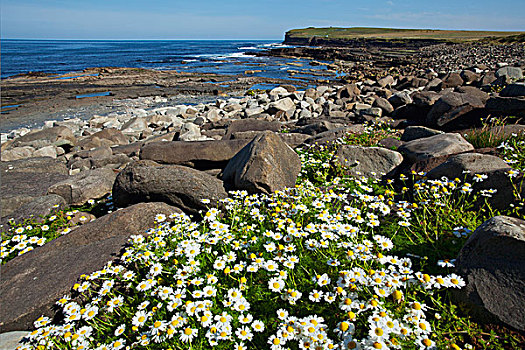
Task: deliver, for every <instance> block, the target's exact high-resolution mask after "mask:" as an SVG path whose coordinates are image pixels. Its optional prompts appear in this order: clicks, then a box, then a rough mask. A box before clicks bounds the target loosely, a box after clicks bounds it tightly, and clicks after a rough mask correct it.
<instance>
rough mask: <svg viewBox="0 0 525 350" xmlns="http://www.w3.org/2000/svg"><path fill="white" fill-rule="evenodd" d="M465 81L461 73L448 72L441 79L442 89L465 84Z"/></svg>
mask: <svg viewBox="0 0 525 350" xmlns="http://www.w3.org/2000/svg"><path fill="white" fill-rule="evenodd" d="M463 83H464V81H463V79H462V78H461V75H460V74H459V73H456V72H452V73H448V74H447V75H445V76H444V77H443V79H441V89H442V90H443V89H447V88H451V87H452V88H453V87H457V86H461V85H463Z"/></svg>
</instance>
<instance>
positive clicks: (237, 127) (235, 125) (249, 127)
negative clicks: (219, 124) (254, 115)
mask: <svg viewBox="0 0 525 350" xmlns="http://www.w3.org/2000/svg"><path fill="white" fill-rule="evenodd" d="M281 128H282V124H281V123H279V122H269V121H266V120H257V119H241V120H234V121H233V122H231V124H230V125H229V126H228V129H227V131H226V134H225V135H224V137H223V138H222V139H223V140H229V139H231V136H232V134H233V133H235V132H241V131H266V130H269V131H274V132H278V131H280V130H281Z"/></svg>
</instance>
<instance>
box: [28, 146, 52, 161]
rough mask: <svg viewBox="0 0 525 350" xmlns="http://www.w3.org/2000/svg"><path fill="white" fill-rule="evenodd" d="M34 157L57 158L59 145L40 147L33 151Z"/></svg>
mask: <svg viewBox="0 0 525 350" xmlns="http://www.w3.org/2000/svg"><path fill="white" fill-rule="evenodd" d="M33 157H50V158H56V157H57V147H56V146H52V145H51V146H46V147H42V148H39V149H37V150H36V151H35V153H33Z"/></svg>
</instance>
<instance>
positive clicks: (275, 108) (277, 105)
mask: <svg viewBox="0 0 525 350" xmlns="http://www.w3.org/2000/svg"><path fill="white" fill-rule="evenodd" d="M279 111H282V112H284V113H286V115H287V116H288V117H291V116H292V115H293V112H294V111H295V103H294V102H293V100H292V99H291V98H290V97H285V98H282V99H280V100H277V101H275V102H272V103H270V104H269V105H268V109H267V110H266V113H269V114H271V115H274V114H276V113H278V112H279Z"/></svg>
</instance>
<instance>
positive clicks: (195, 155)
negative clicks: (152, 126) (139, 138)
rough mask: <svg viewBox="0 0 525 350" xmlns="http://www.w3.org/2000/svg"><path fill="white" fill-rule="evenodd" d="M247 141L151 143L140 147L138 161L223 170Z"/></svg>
mask: <svg viewBox="0 0 525 350" xmlns="http://www.w3.org/2000/svg"><path fill="white" fill-rule="evenodd" d="M252 138H253V137H252ZM249 141H250V140H221V141H194V142H183V141H173V142H151V143H148V144H146V145H144V146H143V147H142V149H141V151H140V159H148V160H153V161H155V162H157V163H162V164H179V165H190V166H193V167H195V168H198V169H213V168H223V167H224V166H226V164H227V163H228V162H229V161H230V159H232V158H233V156H234V155H235V154H237V152H239V151H240V150H241V149H242V148H243V147H244V146H246V145H247V144H248V142H249Z"/></svg>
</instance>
